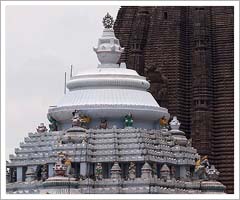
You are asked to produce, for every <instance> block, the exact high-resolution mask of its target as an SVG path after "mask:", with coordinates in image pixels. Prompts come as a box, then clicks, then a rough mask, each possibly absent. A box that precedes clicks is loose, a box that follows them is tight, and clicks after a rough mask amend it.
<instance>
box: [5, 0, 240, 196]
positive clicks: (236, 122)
mask: <svg viewBox="0 0 240 200" xmlns="http://www.w3.org/2000/svg"><path fill="white" fill-rule="evenodd" d="M10 5H128V6H234V191H235V193H234V194H221V195H220V194H206V195H204V194H189V195H188V194H177V196H176V194H95V195H94V194H78V195H75V194H71V196H69V195H67V194H64V195H49V194H48V195H44V194H36V195H34V194H27V195H24V194H18V195H17V194H6V170H5V169H6V158H5V92H6V91H5V81H6V80H5V67H6V66H5V8H6V6H10ZM1 30H2V31H1V36H2V37H1V50H2V51H1V58H2V60H1V72H2V73H1V95H2V96H1V97H2V98H1V108H2V110H1V169H2V170H1V198H4V199H80V198H81V199H130V198H132V199H134V198H135V199H238V198H239V2H238V1H76V2H75V1H1Z"/></svg>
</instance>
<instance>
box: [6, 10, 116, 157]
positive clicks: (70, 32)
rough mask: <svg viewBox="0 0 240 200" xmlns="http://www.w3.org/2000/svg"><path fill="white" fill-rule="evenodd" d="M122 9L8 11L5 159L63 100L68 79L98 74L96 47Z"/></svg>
mask: <svg viewBox="0 0 240 200" xmlns="http://www.w3.org/2000/svg"><path fill="white" fill-rule="evenodd" d="M119 8H120V6H39V5H38V6H23V5H21V6H7V8H6V16H5V20H6V27H5V35H6V38H5V39H6V40H5V41H6V51H5V53H6V76H5V77H6V143H5V144H6V151H5V156H6V159H8V158H9V154H13V153H14V148H19V144H20V142H23V141H24V137H27V136H28V133H29V132H35V131H36V128H37V126H38V125H39V124H40V123H41V122H43V123H45V124H46V126H47V128H48V124H49V123H48V120H47V111H48V108H49V106H51V105H55V104H56V103H57V102H58V101H59V100H60V99H61V97H62V96H63V95H64V73H65V72H67V79H68V78H69V74H70V65H71V64H72V65H73V75H74V74H77V73H78V72H80V71H81V70H85V69H88V68H95V67H97V65H98V60H97V56H96V54H95V52H94V51H93V46H97V42H98V38H99V37H100V36H101V34H102V30H103V25H102V18H103V17H104V16H105V14H106V13H107V12H109V13H110V15H112V16H113V18H114V19H115V18H116V16H117V12H118V10H119Z"/></svg>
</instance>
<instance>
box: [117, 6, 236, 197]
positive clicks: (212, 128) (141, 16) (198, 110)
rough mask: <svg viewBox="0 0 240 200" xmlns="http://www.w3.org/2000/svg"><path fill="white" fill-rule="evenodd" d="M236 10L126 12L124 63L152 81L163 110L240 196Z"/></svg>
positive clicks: (120, 18)
mask: <svg viewBox="0 0 240 200" xmlns="http://www.w3.org/2000/svg"><path fill="white" fill-rule="evenodd" d="M233 12H234V8H233V7H226V6H224V7H223V6H221V7H220V6H219V7H218V6H216V7H215V6H214V7H193V6H191V7H183V6H178V7H168V6H167V7H159V6H154V7H151V6H148V7H133V6H131V7H130V6H123V7H121V8H120V10H119V12H118V15H117V19H116V22H115V25H114V30H115V34H116V37H117V38H119V40H120V43H121V45H122V46H124V47H125V53H123V54H122V56H121V60H120V62H126V63H127V66H128V67H129V68H132V69H134V70H136V71H137V72H138V73H139V74H140V75H143V76H145V77H147V78H148V80H150V82H151V88H150V91H151V93H152V94H153V96H154V97H155V99H156V100H157V101H158V103H159V104H160V106H162V107H167V108H168V109H169V113H171V115H172V116H175V115H176V116H178V118H179V120H180V121H181V122H182V130H183V131H185V132H186V134H187V135H188V137H191V138H192V144H193V146H194V147H195V148H197V150H198V152H199V153H200V154H201V155H208V157H209V159H210V160H211V163H213V164H214V165H215V166H216V168H217V169H218V170H219V171H220V177H219V180H220V181H221V182H222V183H223V184H224V185H226V186H227V192H228V193H233V192H234V168H233V166H234V17H233Z"/></svg>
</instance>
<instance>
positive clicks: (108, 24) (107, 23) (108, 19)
mask: <svg viewBox="0 0 240 200" xmlns="http://www.w3.org/2000/svg"><path fill="white" fill-rule="evenodd" d="M102 22H103V26H104V27H105V28H112V27H113V23H114V20H113V17H112V16H111V15H110V14H109V13H107V14H106V15H105V17H104V18H103V21H102Z"/></svg>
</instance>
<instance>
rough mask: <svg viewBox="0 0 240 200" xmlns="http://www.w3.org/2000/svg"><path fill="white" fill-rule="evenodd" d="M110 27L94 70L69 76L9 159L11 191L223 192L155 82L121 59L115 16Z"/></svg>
mask: <svg viewBox="0 0 240 200" xmlns="http://www.w3.org/2000/svg"><path fill="white" fill-rule="evenodd" d="M103 25H104V30H103V34H102V36H101V37H100V38H99V40H98V45H97V47H95V48H93V50H94V51H95V52H96V54H97V57H98V60H99V64H98V66H97V67H96V68H95V69H94V70H88V71H84V72H81V73H80V74H77V75H75V76H71V78H70V80H69V81H68V83H67V88H68V89H69V92H68V93H66V94H65V95H64V96H63V98H62V99H61V100H60V101H59V102H58V103H57V104H56V106H51V107H50V108H49V110H48V113H47V116H48V119H49V121H50V125H49V129H50V130H48V129H47V128H46V126H45V125H44V124H42V123H41V124H40V125H39V126H38V127H37V132H35V133H29V136H28V137H26V138H25V140H24V142H23V143H20V148H17V149H15V153H16V155H10V162H7V192H8V193H17V194H26V193H27V194H29V193H34V194H35V193H36V194H80V193H92V194H96V193H159V194H161V193H183V194H186V193H224V190H225V186H224V185H222V184H221V183H220V182H218V181H217V177H218V175H219V172H218V171H217V169H215V167H214V166H213V165H211V164H210V163H209V162H208V159H207V157H203V158H201V157H200V156H199V155H198V153H197V151H196V149H194V148H193V147H192V146H191V141H190V140H187V138H186V137H185V133H184V132H183V131H181V130H179V128H180V122H179V121H178V119H177V117H173V119H172V120H170V123H169V119H170V114H169V113H168V110H167V108H163V107H160V106H159V105H158V103H157V102H156V101H155V99H154V98H153V96H152V95H151V94H150V93H149V92H148V88H149V87H150V83H149V82H148V81H147V80H146V78H145V77H143V76H140V75H139V74H138V73H137V72H136V71H134V70H131V69H127V66H126V64H125V63H120V64H119V63H118V61H119V58H120V56H121V53H122V52H123V51H124V48H123V47H121V46H120V43H119V40H118V39H117V38H116V37H115V35H114V30H113V28H112V27H113V18H112V17H111V16H110V15H109V14H107V15H106V16H105V17H104V19H103Z"/></svg>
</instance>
